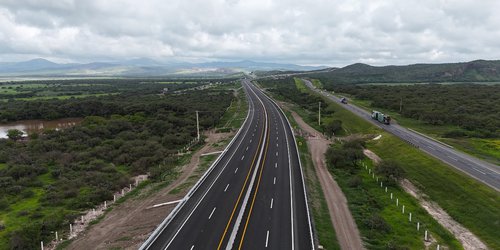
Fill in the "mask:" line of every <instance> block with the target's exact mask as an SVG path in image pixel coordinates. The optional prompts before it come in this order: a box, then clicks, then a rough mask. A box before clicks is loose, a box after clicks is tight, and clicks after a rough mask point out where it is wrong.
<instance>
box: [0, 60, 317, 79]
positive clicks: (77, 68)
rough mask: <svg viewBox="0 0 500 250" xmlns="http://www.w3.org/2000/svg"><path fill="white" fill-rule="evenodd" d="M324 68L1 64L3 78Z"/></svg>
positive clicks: (219, 73) (43, 62)
mask: <svg viewBox="0 0 500 250" xmlns="http://www.w3.org/2000/svg"><path fill="white" fill-rule="evenodd" d="M321 68H324V67H312V66H302V65H296V64H282V63H267V62H254V61H233V62H218V61H214V62H206V63H187V62H157V61H155V60H152V59H149V58H137V59H131V60H124V61H114V62H91V63H66V64H59V63H54V62H51V61H48V60H46V59H42V58H38V59H33V60H29V61H24V62H0V76H3V77H16V76H33V77H59V76H63V77H64V76H103V77H107V76H111V77H112V76H129V77H141V76H142V77H144V76H148V77H151V76H174V77H177V76H202V77H204V76H215V77H221V76H227V75H234V74H237V73H239V72H250V71H256V70H264V71H269V70H284V71H288V70H293V71H308V70H317V69H321Z"/></svg>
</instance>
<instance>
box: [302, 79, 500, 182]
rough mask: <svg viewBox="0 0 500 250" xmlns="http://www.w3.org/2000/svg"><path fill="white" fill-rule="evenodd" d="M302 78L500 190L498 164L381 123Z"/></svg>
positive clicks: (354, 108) (347, 106)
mask: <svg viewBox="0 0 500 250" xmlns="http://www.w3.org/2000/svg"><path fill="white" fill-rule="evenodd" d="M302 80H303V81H304V83H305V84H306V86H308V87H309V88H310V89H312V90H313V91H315V92H317V93H319V94H322V95H324V96H326V97H328V98H329V99H331V100H333V101H335V102H337V103H339V105H341V106H342V107H344V108H345V109H347V110H349V111H351V112H352V113H354V114H356V115H357V116H359V117H361V118H363V119H365V120H367V121H368V122H371V123H372V124H374V125H376V126H378V127H380V128H382V129H384V130H385V131H387V132H389V133H392V134H393V135H395V136H397V137H399V138H401V139H402V140H404V141H406V142H408V143H410V144H411V145H413V146H415V147H417V148H419V149H420V150H422V151H424V152H425V153H427V154H429V155H431V156H433V157H435V158H437V159H439V160H441V161H443V162H445V163H447V164H448V165H450V166H452V167H454V168H456V169H458V170H460V171H462V172H464V173H465V174H467V175H469V176H471V177H473V178H475V179H476V180H478V181H480V182H482V183H484V184H486V185H488V186H490V187H492V188H494V189H495V190H497V191H500V167H499V166H497V165H494V164H491V163H489V162H486V161H483V160H480V159H478V158H476V157H473V156H471V155H467V154H465V153H462V152H460V151H458V150H455V149H454V148H452V147H450V146H448V145H446V144H443V143H440V142H438V141H435V140H433V139H431V138H429V137H427V136H425V135H422V134H420V133H416V132H414V131H411V130H408V129H407V128H404V127H402V126H400V125H398V124H391V125H385V124H381V123H379V122H377V121H375V120H373V119H372V118H371V113H369V112H367V111H366V110H364V109H361V108H359V107H357V106H355V105H352V104H340V98H338V97H336V96H334V95H332V94H330V93H328V92H326V91H324V90H320V89H317V88H315V87H314V86H313V84H312V83H311V82H310V81H308V80H306V79H302Z"/></svg>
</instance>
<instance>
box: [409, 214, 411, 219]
mask: <svg viewBox="0 0 500 250" xmlns="http://www.w3.org/2000/svg"><path fill="white" fill-rule="evenodd" d="M409 220H410V221H411V213H410V217H409Z"/></svg>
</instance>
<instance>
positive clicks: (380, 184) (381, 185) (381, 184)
mask: <svg viewBox="0 0 500 250" xmlns="http://www.w3.org/2000/svg"><path fill="white" fill-rule="evenodd" d="M377 179H378V177H377ZM382 184H383V182H380V187H382V186H383V185H382Z"/></svg>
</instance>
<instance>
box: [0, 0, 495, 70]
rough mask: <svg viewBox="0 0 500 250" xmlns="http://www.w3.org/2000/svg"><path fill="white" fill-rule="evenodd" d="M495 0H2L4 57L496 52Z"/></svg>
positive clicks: (436, 57)
mask: <svg viewBox="0 0 500 250" xmlns="http://www.w3.org/2000/svg"><path fill="white" fill-rule="evenodd" d="M498 9H500V2H498V1H494V0H482V1H474V0H453V1H451V0H424V1H419V0H408V1H398V0H387V1H383V0H373V1H362V0H355V1H352V0H351V1H349V0H345V1H332V0H314V1H299V0H281V1H279V0H274V1H270V0H246V1H238V0H168V1H163V0H142V1H135V0H109V1H100V0H46V1H40V0H2V1H1V2H0V61H5V60H16V59H17V60H22V59H27V58H28V57H46V58H51V59H59V60H63V61H68V60H73V61H96V60H119V59H125V58H133V57H151V58H154V59H157V60H164V61H167V60H179V59H182V60H190V61H193V60H194V61H196V60H238V59H254V60H261V61H280V62H294V63H303V64H330V65H337V66H342V65H346V64H350V63H354V62H359V61H361V62H368V63H373V64H406V63H416V62H447V61H467V60H474V59H479V58H484V59H496V58H498V57H499V54H500V53H499V52H500V43H498V41H499V40H500V31H499V29H498V23H500V17H499V15H496V11H497V10H498Z"/></svg>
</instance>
